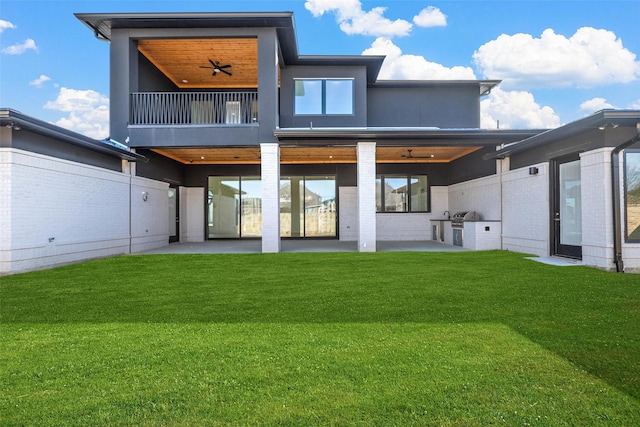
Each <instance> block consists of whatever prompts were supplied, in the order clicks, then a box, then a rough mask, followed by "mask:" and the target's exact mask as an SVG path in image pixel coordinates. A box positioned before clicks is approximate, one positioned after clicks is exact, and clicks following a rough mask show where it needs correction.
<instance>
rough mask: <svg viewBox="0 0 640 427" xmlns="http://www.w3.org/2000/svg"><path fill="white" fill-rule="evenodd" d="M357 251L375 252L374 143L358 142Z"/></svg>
mask: <svg viewBox="0 0 640 427" xmlns="http://www.w3.org/2000/svg"><path fill="white" fill-rule="evenodd" d="M357 157H358V251H359V252H375V251H376V143H375V142H359V143H358V147H357Z"/></svg>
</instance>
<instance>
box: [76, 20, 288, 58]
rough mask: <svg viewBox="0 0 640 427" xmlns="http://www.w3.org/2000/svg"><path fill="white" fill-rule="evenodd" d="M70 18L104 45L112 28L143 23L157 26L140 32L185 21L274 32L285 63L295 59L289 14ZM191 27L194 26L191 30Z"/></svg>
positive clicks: (208, 25) (205, 26)
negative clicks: (87, 29)
mask: <svg viewBox="0 0 640 427" xmlns="http://www.w3.org/2000/svg"><path fill="white" fill-rule="evenodd" d="M74 15H75V17H76V18H78V19H79V20H80V21H81V22H82V23H83V24H84V25H85V26H87V27H88V28H89V29H90V30H91V31H92V32H93V33H94V35H95V36H96V38H98V39H100V40H104V41H110V40H111V30H112V29H113V28H131V27H132V28H136V27H135V26H132V23H135V22H140V23H142V22H143V21H156V22H157V23H158V25H157V26H150V25H148V24H147V25H146V26H142V27H140V28H167V21H179V20H185V19H186V20H191V21H195V20H199V21H202V23H201V24H200V25H199V27H202V28H207V27H212V26H213V25H212V24H213V23H214V22H215V23H216V25H215V27H218V28H240V27H254V28H267V27H269V28H275V29H276V31H277V33H278V37H279V39H280V41H281V43H280V44H281V49H282V53H283V57H284V59H285V61H294V60H295V59H296V58H297V57H298V45H297V39H296V34H295V25H294V22H293V12H152V13H75V14H74ZM161 22H162V24H161ZM192 24H193V22H192ZM193 27H194V25H192V26H191V28H193ZM196 27H198V25H196ZM176 28H179V27H176Z"/></svg>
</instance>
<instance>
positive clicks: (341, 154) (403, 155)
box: [153, 146, 482, 165]
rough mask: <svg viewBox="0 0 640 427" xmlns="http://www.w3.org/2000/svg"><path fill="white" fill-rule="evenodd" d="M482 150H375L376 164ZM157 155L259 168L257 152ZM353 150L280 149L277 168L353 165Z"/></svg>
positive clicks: (445, 158) (440, 159) (442, 159)
mask: <svg viewBox="0 0 640 427" xmlns="http://www.w3.org/2000/svg"><path fill="white" fill-rule="evenodd" d="M480 148H482V147H478V146H473V147H460V146H457V147H441V146H433V147H415V146H413V147H411V146H398V147H376V162H377V163H449V162H452V161H454V160H456V159H459V158H460V157H463V156H466V155H467V154H470V153H472V152H474V151H477V150H479V149H480ZM153 151H155V152H156V153H158V154H161V155H163V156H165V157H169V158H171V159H173V160H176V161H178V162H180V163H183V164H194V165H213V164H260V148H259V147H249V148H165V149H154V150H153ZM356 162H357V157H356V147H354V146H341V147H281V148H280V163H281V164H329V163H356Z"/></svg>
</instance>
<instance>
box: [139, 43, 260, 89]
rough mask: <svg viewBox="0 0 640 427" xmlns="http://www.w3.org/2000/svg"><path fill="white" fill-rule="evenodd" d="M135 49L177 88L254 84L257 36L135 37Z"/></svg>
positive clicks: (235, 87)
mask: <svg viewBox="0 0 640 427" xmlns="http://www.w3.org/2000/svg"><path fill="white" fill-rule="evenodd" d="M138 50H139V51H140V52H141V53H142V54H143V55H144V56H145V57H146V58H147V59H148V60H149V61H150V62H151V63H152V64H153V65H155V66H156V68H158V69H159V70H160V71H161V72H162V73H163V74H164V75H165V76H167V78H169V79H170V80H171V81H172V82H173V83H174V84H175V85H176V86H177V87H179V88H181V89H205V88H206V89H211V88H221V89H224V88H229V89H231V88H233V89H239V88H247V89H255V88H257V87H258V39H257V38H207V39H162V40H159V39H154V40H139V41H138ZM210 61H213V62H214V63H216V62H217V63H219V65H221V66H225V65H230V67H227V68H222V70H223V71H220V72H214V70H213V66H212V64H211V62H210ZM224 71H227V72H229V73H230V74H231V75H228V74H226V73H225V72H224Z"/></svg>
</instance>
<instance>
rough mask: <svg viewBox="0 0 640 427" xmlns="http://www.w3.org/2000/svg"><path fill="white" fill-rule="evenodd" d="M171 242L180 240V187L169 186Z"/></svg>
mask: <svg viewBox="0 0 640 427" xmlns="http://www.w3.org/2000/svg"><path fill="white" fill-rule="evenodd" d="M168 220H169V243H173V242H177V241H178V189H177V188H174V187H169V218H168Z"/></svg>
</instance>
